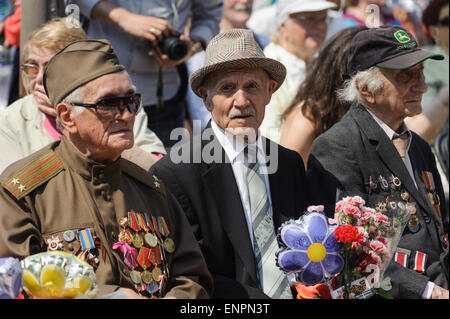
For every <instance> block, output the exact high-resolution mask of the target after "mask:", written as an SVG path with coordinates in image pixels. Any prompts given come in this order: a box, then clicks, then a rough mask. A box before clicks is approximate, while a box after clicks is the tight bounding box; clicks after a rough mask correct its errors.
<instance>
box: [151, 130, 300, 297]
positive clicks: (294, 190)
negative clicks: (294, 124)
mask: <svg viewBox="0 0 450 319" xmlns="http://www.w3.org/2000/svg"><path fill="white" fill-rule="evenodd" d="M207 128H209V129H210V125H208V126H207ZM195 140H199V139H197V138H196V137H194V138H193V139H192V140H191V141H190V142H189V144H185V145H182V146H179V147H178V148H175V149H172V151H171V154H176V153H178V152H179V151H181V149H183V148H185V149H186V147H187V146H189V153H190V154H191V158H192V157H193V154H202V152H203V151H205V152H206V151H208V152H209V150H212V149H213V150H216V153H217V152H218V153H219V154H220V156H219V158H221V159H222V160H216V161H214V162H212V163H206V162H204V160H203V159H202V160H201V161H200V162H198V161H197V163H179V164H175V163H174V162H173V158H172V160H171V158H170V157H169V156H167V157H165V158H163V159H161V160H159V161H158V162H157V163H156V164H154V165H153V167H152V168H151V172H152V173H153V174H155V175H156V176H158V178H160V179H161V180H162V181H163V183H164V185H165V186H166V187H167V188H168V189H170V191H171V192H173V194H174V196H175V197H176V198H177V199H178V201H179V203H180V204H181V206H182V207H183V209H184V212H185V213H186V215H187V217H188V220H189V222H190V223H191V226H192V230H193V232H194V234H195V237H196V238H197V240H198V243H199V244H200V247H201V250H202V252H203V255H204V257H205V259H206V263H207V265H208V268H209V270H210V272H211V273H212V275H213V278H214V287H215V289H214V295H213V298H267V296H266V295H265V294H264V293H263V292H262V291H261V290H259V288H258V281H257V269H256V262H255V258H254V253H253V247H252V244H251V240H250V235H249V232H248V228H247V222H246V219H245V215H244V209H243V207H242V204H241V199H240V194H239V190H238V187H237V183H236V180H235V177H234V173H233V170H232V167H231V164H229V163H230V161H229V159H228V158H227V156H226V154H225V151H224V149H223V148H222V146H221V145H220V143H219V142H218V140H217V139H216V137H215V135H212V136H210V139H208V140H204V141H201V142H199V143H194V142H193V141H195ZM264 140H265V143H266V146H267V148H266V150H267V151H269V150H270V149H272V148H273V149H275V150H277V151H278V161H279V162H278V170H277V171H276V172H275V173H274V174H270V175H269V183H270V193H271V198H272V206H273V220H274V229H275V231H276V230H277V229H278V227H279V226H280V225H281V223H283V222H285V221H287V220H289V219H296V218H298V217H299V216H300V215H301V213H302V212H304V211H305V210H306V199H307V193H306V192H307V188H306V184H305V172H304V168H303V162H302V160H301V157H300V156H299V155H298V154H297V153H296V152H293V151H290V150H288V149H285V148H283V147H281V146H279V145H277V144H275V143H274V142H272V141H270V140H268V139H264ZM271 147H272V148H271ZM174 152H175V153H174ZM178 154H179V153H178ZM215 155H217V154H215ZM274 260H275V256H274ZM187 262H188V261H187Z"/></svg>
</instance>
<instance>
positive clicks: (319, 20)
mask: <svg viewBox="0 0 450 319" xmlns="http://www.w3.org/2000/svg"><path fill="white" fill-rule="evenodd" d="M290 17H291V19H293V20H295V21H297V22H298V23H300V24H302V25H309V26H314V25H318V24H326V25H329V24H330V22H331V17H328V16H326V17H309V16H304V15H291V16H290Z"/></svg>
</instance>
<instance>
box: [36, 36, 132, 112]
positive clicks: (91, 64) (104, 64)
mask: <svg viewBox="0 0 450 319" xmlns="http://www.w3.org/2000/svg"><path fill="white" fill-rule="evenodd" d="M123 70H125V67H124V66H123V65H121V64H120V63H119V60H118V58H117V56H116V55H115V53H114V50H113V48H112V47H111V45H110V43H109V41H107V40H81V41H75V42H72V43H71V44H69V45H67V46H66V47H65V48H63V49H62V50H61V51H59V52H58V53H56V54H55V56H53V57H52V58H51V59H50V61H49V62H48V64H47V66H46V67H45V72H44V88H45V92H46V93H47V96H48V97H49V100H50V102H51V103H52V104H53V106H54V107H56V105H58V103H60V102H61V101H62V100H63V99H64V98H65V97H66V96H67V95H69V94H70V93H71V92H73V91H74V90H75V89H77V88H78V87H80V86H83V85H84V84H86V83H88V82H90V81H92V80H95V79H97V78H99V77H101V76H103V75H106V74H110V73H115V72H120V71H123Z"/></svg>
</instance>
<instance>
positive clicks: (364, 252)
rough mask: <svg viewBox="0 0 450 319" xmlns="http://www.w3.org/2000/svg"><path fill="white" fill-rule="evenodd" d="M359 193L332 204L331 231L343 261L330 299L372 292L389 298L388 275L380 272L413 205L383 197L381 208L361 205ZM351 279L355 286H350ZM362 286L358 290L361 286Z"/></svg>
mask: <svg viewBox="0 0 450 319" xmlns="http://www.w3.org/2000/svg"><path fill="white" fill-rule="evenodd" d="M365 204H366V203H365V201H364V199H363V198H361V197H360V196H347V197H344V198H342V200H340V201H338V202H337V203H336V206H335V215H334V219H333V220H330V222H331V223H332V224H333V223H334V224H337V225H338V226H337V228H336V230H335V232H334V235H335V236H336V239H337V241H338V242H339V243H340V244H341V245H342V247H343V248H342V251H341V253H342V256H343V257H344V260H345V264H344V269H343V271H342V273H341V275H340V276H339V277H338V280H337V282H338V286H341V285H342V286H341V287H340V288H338V289H336V290H335V291H334V293H332V295H333V297H334V298H345V299H348V298H368V297H370V296H372V295H373V294H374V293H376V294H380V295H381V296H383V297H386V298H392V297H391V296H390V295H389V294H388V293H387V291H388V290H389V289H390V288H391V286H390V280H389V278H384V279H383V274H384V272H385V270H386V268H387V266H388V265H389V263H390V261H391V259H392V256H393V255H394V253H395V250H396V248H397V244H398V241H399V240H400V237H401V235H402V233H403V229H404V227H405V226H406V222H407V219H408V216H409V214H410V213H412V210H413V206H411V205H408V206H407V205H405V204H404V203H401V202H395V201H393V200H391V198H390V197H388V198H387V199H386V203H385V205H380V207H383V209H379V210H375V209H373V208H370V207H366V206H365ZM355 281H357V282H359V283H360V284H359V285H358V286H359V287H360V288H359V289H354V287H353V286H354V283H355ZM361 287H362V289H361Z"/></svg>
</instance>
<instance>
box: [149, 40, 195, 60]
mask: <svg viewBox="0 0 450 319" xmlns="http://www.w3.org/2000/svg"><path fill="white" fill-rule="evenodd" d="M179 39H180V40H181V41H184V42H186V44H187V49H188V51H187V53H186V55H185V56H184V58H182V59H180V60H171V59H170V58H169V56H168V55H167V54H163V53H162V52H161V49H160V48H159V47H155V48H154V49H153V50H152V52H151V55H152V56H153V57H154V58H155V62H156V64H157V65H159V66H162V67H171V66H177V65H179V64H181V63H183V62H184V61H186V60H188V59H189V58H190V57H192V56H193V55H194V54H196V53H198V52H200V51H201V50H202V46H201V44H200V43H199V42H193V41H192V40H191V39H190V38H189V37H188V36H186V35H184V34H182V35H180V37H179Z"/></svg>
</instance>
